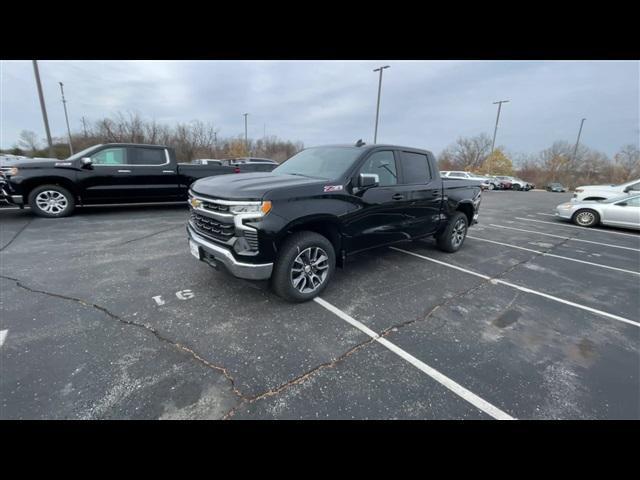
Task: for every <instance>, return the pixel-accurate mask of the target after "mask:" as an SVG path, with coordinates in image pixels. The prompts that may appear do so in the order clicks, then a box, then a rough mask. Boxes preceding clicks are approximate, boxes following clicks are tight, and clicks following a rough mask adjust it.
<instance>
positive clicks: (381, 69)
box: [373, 65, 390, 143]
mask: <svg viewBox="0 0 640 480" xmlns="http://www.w3.org/2000/svg"><path fill="white" fill-rule="evenodd" d="M389 67H390V65H385V66H384V67H380V68H376V69H374V70H373V71H374V72H380V79H379V80H378V104H377V105H376V129H375V131H374V133H373V143H376V142H377V140H378V118H379V116H380V92H381V91H382V71H383V70H384V69H385V68H389Z"/></svg>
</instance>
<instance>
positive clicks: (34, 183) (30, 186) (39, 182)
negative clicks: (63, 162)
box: [22, 177, 79, 204]
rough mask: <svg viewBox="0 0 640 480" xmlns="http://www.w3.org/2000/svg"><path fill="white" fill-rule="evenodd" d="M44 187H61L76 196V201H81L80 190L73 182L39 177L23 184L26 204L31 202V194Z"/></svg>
mask: <svg viewBox="0 0 640 480" xmlns="http://www.w3.org/2000/svg"><path fill="white" fill-rule="evenodd" d="M43 185H58V186H59V187H63V188H66V189H67V190H69V191H70V192H71V194H72V195H73V196H74V199H75V201H78V200H79V195H78V189H77V188H76V185H75V184H74V183H73V181H72V180H69V179H68V178H65V177H38V178H34V179H33V180H25V181H24V182H23V183H22V198H23V199H24V202H25V204H26V203H27V202H28V201H29V196H30V195H31V192H32V191H33V190H34V189H36V188H38V187H42V186H43Z"/></svg>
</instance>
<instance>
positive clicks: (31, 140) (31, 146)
mask: <svg viewBox="0 0 640 480" xmlns="http://www.w3.org/2000/svg"><path fill="white" fill-rule="evenodd" d="M39 144H40V142H39V141H38V135H37V134H36V132H32V131H31V130H22V131H21V132H20V138H19V139H18V146H19V147H20V148H21V149H22V150H29V151H30V152H31V156H35V154H36V151H37V150H38V149H39V148H40V147H39Z"/></svg>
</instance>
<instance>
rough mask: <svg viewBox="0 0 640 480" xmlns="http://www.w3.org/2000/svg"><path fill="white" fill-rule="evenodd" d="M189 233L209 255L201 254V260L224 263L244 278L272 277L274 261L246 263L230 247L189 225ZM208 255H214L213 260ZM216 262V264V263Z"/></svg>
mask: <svg viewBox="0 0 640 480" xmlns="http://www.w3.org/2000/svg"><path fill="white" fill-rule="evenodd" d="M187 234H188V236H189V239H190V240H191V241H193V242H194V243H195V244H196V245H198V247H199V248H200V249H201V250H204V252H206V254H207V255H203V254H202V253H201V254H200V260H202V261H203V262H206V263H209V264H210V265H212V266H216V265H215V264H217V263H220V264H222V265H223V266H224V267H225V268H226V269H227V270H228V271H229V273H231V275H233V276H234V277H238V278H244V279H247V280H266V279H268V278H270V277H271V272H272V271H273V263H261V264H253V263H244V262H239V261H238V260H236V259H235V257H234V256H233V253H231V251H230V250H229V249H228V248H225V247H223V246H221V245H217V244H215V243H213V242H210V241H209V240H207V239H206V238H204V237H202V236H201V235H198V233H197V232H196V231H195V230H194V229H193V228H191V226H190V225H187ZM207 257H213V261H211V260H210V259H208V258H207ZM214 263H215V264H214Z"/></svg>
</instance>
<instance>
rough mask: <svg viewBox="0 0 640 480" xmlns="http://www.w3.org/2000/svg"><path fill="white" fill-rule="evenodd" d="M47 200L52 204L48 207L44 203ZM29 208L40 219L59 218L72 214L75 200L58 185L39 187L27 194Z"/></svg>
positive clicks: (67, 191)
mask: <svg viewBox="0 0 640 480" xmlns="http://www.w3.org/2000/svg"><path fill="white" fill-rule="evenodd" d="M47 192H49V195H48V196H47ZM47 198H49V199H50V201H51V202H52V203H51V204H50V205H46V204H45V203H44V202H45V201H46V199H47ZM29 206H30V207H31V211H32V212H33V213H35V214H36V215H39V216H40V217H46V218H60V217H66V216H68V215H71V214H72V213H73V211H74V210H75V208H76V200H75V198H74V196H73V194H72V193H71V192H70V191H69V190H67V189H66V188H64V187H61V186H60V185H41V186H39V187H36V188H34V189H33V190H32V191H31V193H30V194H29Z"/></svg>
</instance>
